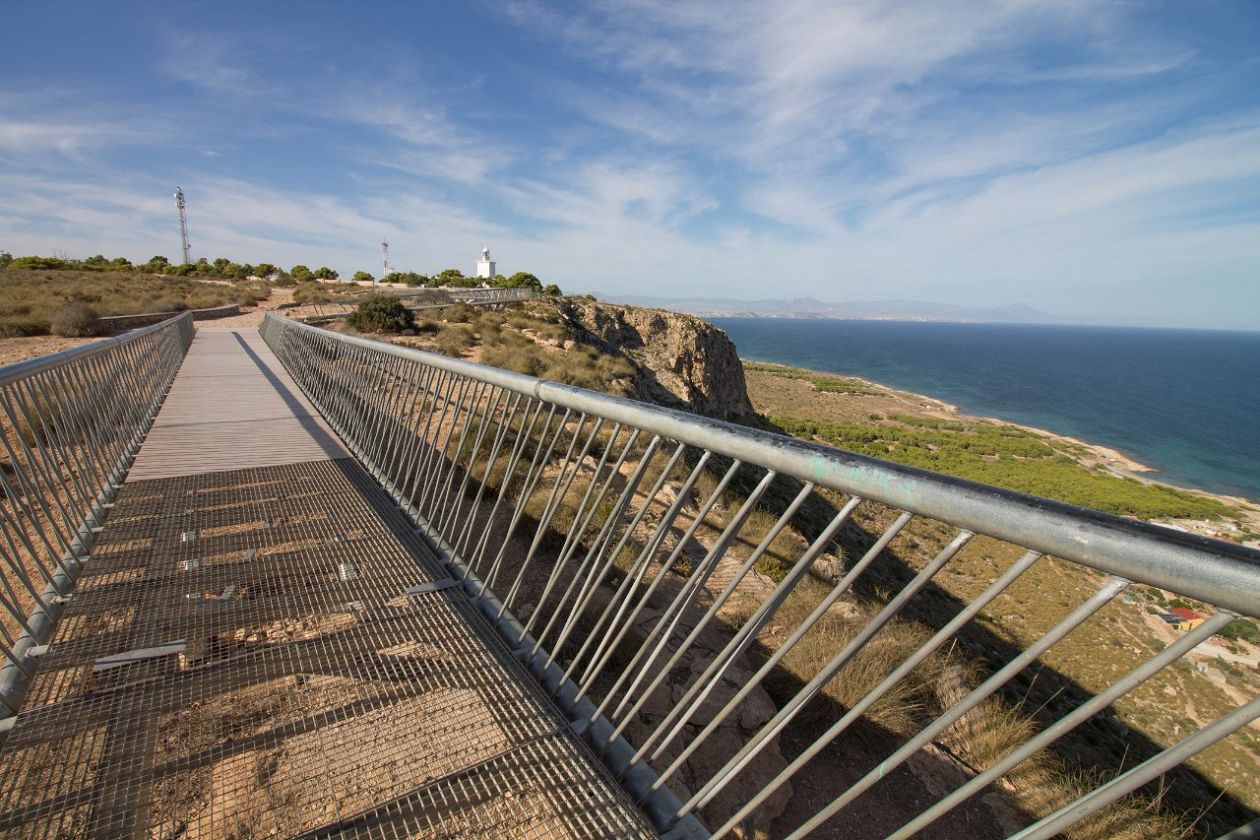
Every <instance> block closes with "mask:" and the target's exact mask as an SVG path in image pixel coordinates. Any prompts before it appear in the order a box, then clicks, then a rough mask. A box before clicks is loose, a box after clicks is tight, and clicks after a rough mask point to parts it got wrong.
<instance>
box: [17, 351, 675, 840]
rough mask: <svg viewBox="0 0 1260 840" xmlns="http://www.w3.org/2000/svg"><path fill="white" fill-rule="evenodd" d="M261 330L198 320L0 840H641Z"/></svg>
mask: <svg viewBox="0 0 1260 840" xmlns="http://www.w3.org/2000/svg"><path fill="white" fill-rule="evenodd" d="M447 583H449V581H448V580H447V579H446V577H445V573H444V572H443V571H442V570H441V567H440V565H439V564H438V563H436V562H435V561H434V560H433V558H432V557H431V555H429V554H428V552H427V550H426V548H425V546H424V545H423V544H422V543H421V542H420V540H419V539H418V538H417V537H416V535H415V532H414V530H413V528H412V526H411V523H410V522H409V521H408V520H407V519H405V518H404V517H403V516H402V515H401V514H400V513H399V512H398V509H397V508H396V507H395V506H394V505H393V504H392V502H391V500H390V499H389V498H388V497H387V496H386V494H385V493H384V492H383V491H382V490H381V489H380V488H379V487H378V486H377V485H376V484H375V483H373V482H372V481H371V480H370V479H369V477H368V476H367V475H366V474H365V473H364V471H363V470H362V469H361V468H360V467H359V466H358V464H357V462H355V461H354V460H353V459H350V458H348V457H345V451H344V450H343V449H342V448H341V446H340V444H339V443H338V442H337V440H336V438H335V436H333V434H332V432H331V431H330V430H329V429H328V428H327V426H325V425H324V423H323V421H322V420H320V419H319V418H318V417H317V416H316V415H315V413H314V411H313V410H312V409H311V408H310V406H309V404H308V403H307V402H306V401H305V399H304V398H303V397H302V396H301V394H300V393H299V392H298V389H297V388H296V387H295V386H294V385H293V383H292V382H291V381H290V380H289V379H288V377H287V376H286V375H285V374H284V372H283V370H282V369H281V367H280V365H279V364H278V363H277V362H276V361H275V359H274V357H272V356H271V354H270V353H269V352H268V351H267V349H266V346H265V345H264V344H263V343H262V342H261V340H260V339H259V337H258V334H257V332H256V331H252V330H228V331H224V330H220V331H215V330H211V329H202V330H199V331H198V334H197V338H196V341H195V342H194V344H193V347H192V350H191V351H190V353H189V356H188V358H187V359H186V360H185V363H184V365H183V367H182V368H181V371H180V374H179V376H178V377H177V379H176V382H175V385H174V387H173V388H172V390H171V393H170V395H169V397H168V399H167V402H166V403H165V404H164V406H163V408H162V411H161V413H160V414H159V416H158V418H157V421H156V423H155V425H154V427H153V430H152V432H151V433H150V435H149V437H148V439H147V440H146V442H145V445H144V447H143V448H142V449H141V451H140V454H139V456H138V457H137V459H136V462H135V464H134V466H133V469H132V472H131V474H130V475H129V478H128V481H127V483H126V484H125V485H124V487H123V488H122V490H121V492H120V494H119V496H118V498H117V501H116V506H115V508H114V510H113V511H112V513H111V514H110V516H109V518H108V520H107V522H106V525H105V530H104V532H103V533H102V534H101V535H100V537H99V540H98V542H97V543H96V545H95V546H94V548H93V551H92V557H91V560H90V562H89V563H88V565H87V569H86V570H85V572H84V574H83V576H82V577H81V579H80V582H79V585H78V587H77V589H76V591H75V593H74V595H73V597H72V599H71V601H70V604H69V606H68V607H67V610H66V613H65V615H64V617H63V618H62V620H61V622H60V623H59V625H58V629H57V632H56V635H55V636H54V638H53V641H52V642H51V644H50V646H49V649H48V652H47V653H45V654H44V655H43V656H41V658H40V660H39V663H40V665H39V670H38V672H37V674H36V677H35V679H34V680H33V682H32V685H31V691H30V694H29V696H28V699H27V701H26V705H25V707H24V710H23V711H22V713H21V714H20V715H19V716H18V718H17V720H16V723H15V725H14V727H13V729H12V731H11V732H10V734H9V736H8V738H7V740H6V741H5V743H4V747H3V753H2V754H0V835H2V836H4V837H22V838H26V837H30V838H35V837H41V838H51V837H57V838H79V837H84V838H86V837H100V838H105V837H110V838H114V837H135V838H142V837H149V838H172V839H173V838H190V840H191V838H253V837H293V836H302V837H338V838H343V837H434V838H436V837H443V838H446V837H530V838H534V837H649V836H652V832H651V831H650V829H649V828H648V827H647V826H646V825H645V824H644V822H643V821H642V819H641V817H640V816H639V815H638V812H637V811H636V810H635V809H634V807H633V806H632V804H631V803H630V802H629V801H628V800H627V799H626V798H625V796H624V794H622V792H621V790H620V788H619V787H618V786H617V785H616V784H615V783H614V782H613V781H612V780H610V779H609V778H608V777H607V776H606V775H605V774H604V773H603V771H602V770H601V769H599V765H598V762H597V761H596V760H595V759H594V758H593V757H592V756H591V755H590V754H589V753H588V752H587V750H586V749H585V747H584V746H583V745H582V744H581V743H580V742H579V741H578V739H577V738H576V737H574V736H573V734H572V732H571V731H570V729H569V728H568V726H567V724H566V723H565V721H564V719H563V718H562V717H561V716H560V714H559V713H558V712H556V711H555V709H554V708H553V707H552V706H551V705H550V703H549V701H548V700H547V699H546V698H545V697H543V696H542V694H541V693H540V692H539V691H538V690H537V689H536V688H534V687H533V684H532V682H531V681H530V679H529V678H528V676H527V675H526V674H525V673H524V672H523V671H522V670H521V668H520V666H519V665H518V664H517V663H516V662H515V661H514V660H513V659H512V657H511V656H510V655H509V653H508V651H507V650H506V649H505V648H504V647H503V646H502V645H501V644H500V643H499V641H498V638H497V636H495V634H494V632H493V630H492V629H491V628H489V627H488V625H486V624H484V623H483V622H482V620H481V618H480V616H479V614H478V613H477V611H476V610H475V609H474V608H473V607H472V606H471V605H469V604H468V603H467V602H466V601H465V600H464V597H463V595H462V590H461V588H460V587H459V586H446V584H447Z"/></svg>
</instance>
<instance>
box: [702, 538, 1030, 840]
mask: <svg viewBox="0 0 1260 840" xmlns="http://www.w3.org/2000/svg"><path fill="white" fill-rule="evenodd" d="M1040 558H1041V555H1040V554H1038V553H1037V552H1035V551H1029V552H1026V553H1025V554H1024V555H1023V556H1022V557H1020V558H1019V559H1018V560H1016V561H1015V562H1014V563H1013V564H1011V566H1010V568H1008V569H1007V570H1006V571H1005V572H1003V573H1002V575H1001V576H999V577H998V579H997V580H995V581H994V582H993V583H991V584H990V585H989V586H988V588H986V589H985V590H984V592H982V593H980V594H979V595H977V596H976V597H975V598H973V599H972V600H971V601H970V602H969V603H968V604H967V605H966V606H965V607H964V608H963V609H962V611H961V612H959V613H958V614H957V615H955V616H954V617H953V618H952V619H950V620H949V622H948V623H947V624H946V625H945V626H944V627H942V628H941V629H940V630H938V631H937V632H936V635H934V636H933V637H932V638H931V639H929V640H928V641H926V642H924V644H923V645H922V646H921V647H920V648H919V649H918V650H917V651H915V653H914V654H913V655H912V656H910V657H909V658H907V659H906V660H905V661H904V662H902V663H901V664H900V665H898V666H897V669H896V670H895V671H893V672H892V673H891V674H889V675H888V676H887V677H885V678H884V680H883V682H881V683H880V684H879V685H877V686H875V688H873V689H871V690H870V691H868V692H867V693H866V695H865V696H864V697H863V698H862V699H861V700H860V701H858V703H857V704H855V705H854V706H853V708H851V709H849V710H848V711H846V712H845V714H844V715H843V716H842V717H841V718H840V719H839V720H838V721H836V722H835V723H834V724H832V726H831V728H830V729H828V730H827V731H826V732H825V733H823V734H822V735H821V736H819V737H818V739H817V740H815V741H814V743H812V744H810V746H809V747H808V748H806V750H805V751H804V752H803V753H801V754H800V755H799V756H797V757H796V758H795V759H794V760H793V761H792V763H791V764H789V765H788V766H787V767H785V768H784V769H783V770H782V771H781V772H780V773H779V775H778V776H776V777H775V778H774V780H773V781H771V782H770V783H769V784H768V785H766V786H765V787H763V788H762V789H761V790H760V791H759V792H758V793H757V794H756V795H755V796H754V797H753V798H752V799H751V800H750V801H749V802H748V803H747V804H746V805H744V807H742V808H741V809H740V810H739V812H738V813H736V814H735V815H734V816H732V817H731V818H730V819H729V820H727V821H726V823H725V824H724V825H723V826H722V828H721V829H719V830H718V831H716V832H714V834H713V836H714V837H722V836H724V835H725V834H726V832H728V831H732V830H734V828H735V827H736V826H737V825H739V824H740V823H741V822H743V820H745V819H746V818H747V817H748V816H749V815H751V814H752V813H753V812H754V811H755V810H756V809H757V808H759V807H761V805H762V803H764V802H765V801H766V800H767V799H769V798H770V797H771V796H772V795H773V794H774V792H775V791H776V790H778V789H779V788H780V787H782V786H783V785H784V784H785V783H786V782H787V781H788V780H789V779H790V778H792V777H793V776H794V775H796V774H797V773H798V772H799V771H800V770H801V769H803V768H804V767H805V766H806V765H807V764H809V762H810V761H812V760H813V759H814V756H816V755H818V753H820V752H822V751H823V750H824V749H826V748H827V746H828V745H829V744H831V743H832V742H833V741H835V740H836V738H839V737H840V735H841V734H842V733H843V732H844V731H845V730H847V729H848V728H849V726H850V725H852V724H853V723H854V722H855V721H857V720H858V719H859V718H860V717H861V716H862V715H863V714H864V713H865V712H866V710H867V709H869V708H870V707H871V706H873V705H875V703H877V702H878V701H879V700H880V698H882V697H883V696H884V695H886V694H887V693H888V692H889V691H890V690H892V688H893V687H894V686H895V685H897V683H899V682H901V681H902V680H903V679H905V678H906V677H907V676H909V675H910V672H911V671H913V670H914V669H915V668H917V667H919V665H921V664H922V663H923V661H924V660H925V659H927V658H928V657H929V656H930V655H932V653H934V652H935V651H937V650H939V649H940V647H941V646H942V645H944V644H945V643H946V642H947V641H949V640H950V639H952V638H954V636H955V635H957V633H958V631H960V630H961V629H962V628H963V627H964V626H965V625H966V624H967V623H968V622H969V621H971V620H972V619H973V618H975V617H976V616H977V615H979V614H980V611H981V610H983V609H984V608H985V607H987V606H988V605H989V604H990V603H991V602H992V601H993V599H994V598H996V597H997V596H999V595H1001V594H1002V593H1003V592H1005V591H1006V590H1007V588H1008V587H1009V586H1010V585H1011V584H1012V583H1014V582H1015V580H1016V578H1018V577H1019V576H1020V575H1022V574H1023V573H1024V572H1026V571H1028V569H1029V568H1031V567H1032V565H1033V564H1034V563H1036V562H1037V560H1039V559H1040Z"/></svg>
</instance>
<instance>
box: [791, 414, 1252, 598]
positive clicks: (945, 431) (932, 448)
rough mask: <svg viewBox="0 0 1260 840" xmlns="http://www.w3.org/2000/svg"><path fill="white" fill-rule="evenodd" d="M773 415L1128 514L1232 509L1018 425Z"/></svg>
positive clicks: (823, 437) (869, 450)
mask: <svg viewBox="0 0 1260 840" xmlns="http://www.w3.org/2000/svg"><path fill="white" fill-rule="evenodd" d="M770 420H771V421H772V422H773V423H775V424H776V425H777V426H779V428H781V429H783V430H784V431H786V432H787V433H788V434H790V435H795V436H797V437H803V438H807V439H818V440H820V441H822V442H823V443H827V444H829V445H831V446H835V447H838V448H840V449H845V450H848V451H850V452H858V453H861V454H863V455H870V456H873V457H875V458H883V459H885V460H888V461H896V462H898V463H902V464H909V465H910V466H914V467H922V468H924V469H928V470H932V471H934V472H941V473H945V474H947V475H956V476H959V477H960V478H968V479H971V480H972V481H979V482H983V483H984V484H993V485H996V486H998V487H1006V488H1009V489H1011V490H1017V491H1019V492H1021V493H1030V494H1032V495H1034V496H1043V497H1045V498H1049V499H1058V500H1060V501H1063V502H1067V503H1069V504H1073V505H1081V506H1083V507H1088V508H1094V509H1095V510H1101V511H1106V512H1107V513H1115V514H1119V515H1121V516H1137V517H1141V518H1144V519H1154V518H1162V517H1193V518H1218V517H1221V516H1225V515H1227V514H1229V512H1230V509H1229V508H1228V507H1226V506H1225V505H1224V504H1222V503H1221V502H1219V501H1217V500H1216V499H1212V498H1208V497H1206V496H1199V495H1196V494H1194V493H1190V492H1187V491H1184V490H1178V489H1176V488H1173V487H1168V486H1165V485H1162V484H1142V483H1141V482H1138V481H1136V480H1134V479H1131V478H1121V477H1119V476H1114V475H1111V474H1108V473H1104V472H1099V471H1095V470H1091V469H1088V468H1086V467H1084V466H1082V465H1081V464H1079V463H1077V462H1076V461H1074V460H1072V458H1071V457H1069V456H1067V455H1065V454H1062V453H1061V452H1059V451H1057V450H1056V449H1055V448H1054V447H1052V446H1051V445H1050V444H1049V443H1048V442H1047V441H1046V440H1045V439H1044V438H1041V437H1040V436H1038V435H1036V434H1034V433H1033V432H1030V431H1028V430H1026V429H1020V428H1018V427H1016V426H1009V425H1005V424H999V423H989V422H985V421H967V422H965V423H964V422H956V421H949V420H937V419H933V418H920V417H908V416H903V415H890V416H889V417H888V418H887V421H885V422H880V423H874V424H871V423H843V422H842V423H831V422H825V421H814V420H802V419H798V418H795V417H771V418H770ZM1174 606H1176V605H1175V604H1174Z"/></svg>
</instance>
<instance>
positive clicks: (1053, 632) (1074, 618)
mask: <svg viewBox="0 0 1260 840" xmlns="http://www.w3.org/2000/svg"><path fill="white" fill-rule="evenodd" d="M1128 585H1129V582H1128V581H1127V580H1123V579H1122V578H1117V577H1114V576H1113V577H1112V578H1110V579H1109V580H1108V582H1107V583H1106V584H1104V585H1103V586H1102V587H1101V588H1100V589H1099V590H1098V591H1097V592H1095V593H1094V594H1093V595H1092V596H1090V598H1089V600H1087V601H1086V602H1085V603H1083V604H1081V605H1080V606H1079V607H1077V608H1076V609H1075V610H1073V611H1072V612H1071V613H1070V614H1069V615H1068V616H1067V617H1066V618H1064V619H1062V620H1061V621H1060V622H1059V623H1058V624H1056V625H1055V626H1054V627H1052V628H1051V629H1050V630H1049V631H1048V632H1047V633H1046V634H1045V635H1044V636H1042V637H1041V638H1040V639H1038V640H1037V641H1036V642H1034V643H1033V644H1032V645H1031V646H1029V647H1028V648H1027V649H1025V650H1024V651H1022V652H1021V653H1020V654H1019V655H1018V656H1016V657H1015V658H1014V659H1012V660H1011V661H1010V662H1009V663H1007V664H1006V666H1005V667H1004V668H1002V669H1001V670H1000V671H998V672H997V673H996V674H994V675H993V676H992V677H989V679H987V680H985V681H984V683H983V684H982V685H981V686H980V687H979V688H977V689H975V690H974V691H972V692H971V693H970V694H968V695H967V696H966V697H964V698H963V699H962V700H959V701H958V702H957V703H955V704H954V705H953V706H951V707H950V708H949V710H948V711H946V712H945V714H943V715H941V716H940V717H938V718H937V719H936V721H935V722H933V723H932V724H931V725H929V726H927V727H925V728H924V729H922V730H921V731H920V732H919V734H918V735H916V736H914V737H913V738H911V739H910V740H909V741H907V742H906V743H905V744H904V745H903V746H902V747H901V748H900V749H899V750H897V751H896V752H895V753H893V754H892V755H891V756H889V757H888V758H887V759H885V760H884V761H882V762H880V765H879V767H877V768H875V769H874V770H872V771H871V772H870V773H867V774H866V775H865V776H863V777H862V779H861V780H860V781H858V782H857V783H856V784H854V785H853V786H851V787H850V788H849V789H848V790H846V791H845V792H844V793H842V794H841V795H840V796H838V797H836V798H835V799H834V800H832V801H831V804H829V805H828V806H827V807H826V808H823V809H822V810H821V811H819V812H818V813H817V814H815V815H814V816H812V817H810V818H809V819H808V820H806V821H805V823H803V824H802V825H801V827H800V828H798V829H796V831H794V832H792V834H791V837H793V838H799V837H804V836H805V835H807V834H809V833H810V832H812V831H814V830H815V829H817V828H818V827H820V826H821V825H822V824H823V823H825V822H826V821H827V820H829V819H831V817H833V816H834V815H836V814H838V813H839V812H840V811H842V810H844V808H845V806H847V805H848V804H849V803H850V802H852V801H853V800H854V799H856V798H857V797H858V796H860V795H861V794H862V792H863V791H865V790H866V789H867V788H869V787H870V786H871V785H873V784H875V783H876V782H878V781H879V780H880V779H882V778H884V776H885V775H886V774H887V773H888V772H890V771H892V770H895V769H896V768H898V767H900V766H901V765H902V763H904V762H905V761H906V760H907V759H908V758H910V756H911V755H913V754H914V753H916V752H918V751H919V750H920V749H922V748H923V746H924V745H926V744H927V743H928V742H929V741H931V740H932V739H933V738H935V737H936V736H937V735H939V734H940V733H941V732H944V731H945V730H946V729H948V728H949V727H950V726H953V725H954V723H955V722H956V721H957V720H958V719H959V718H961V717H962V716H963V715H965V714H966V713H967V712H969V711H971V710H972V709H973V708H975V707H976V706H977V705H979V704H980V703H981V701H983V700H984V699H985V698H987V697H989V695H991V694H993V692H995V691H997V690H998V689H999V688H1001V687H1002V686H1003V685H1005V684H1006V683H1007V682H1009V681H1010V679H1011V678H1012V677H1014V676H1015V675H1016V674H1018V673H1019V672H1020V671H1022V670H1024V668H1026V667H1027V666H1028V665H1029V664H1030V663H1031V662H1033V661H1034V660H1035V659H1036V658H1037V657H1039V656H1041V654H1043V653H1045V652H1046V651H1047V650H1049V649H1050V647H1051V646H1052V645H1054V644H1055V643H1056V642H1058V641H1059V640H1060V639H1062V638H1063V637H1064V636H1066V635H1067V634H1068V633H1070V632H1072V631H1073V630H1074V629H1076V628H1077V627H1078V626H1080V625H1081V624H1082V623H1083V622H1084V621H1085V620H1086V619H1088V618H1089V617H1090V616H1092V615H1093V614H1094V613H1096V612H1098V611H1099V610H1100V609H1102V608H1103V607H1104V606H1106V605H1107V604H1108V603H1110V602H1111V600H1112V599H1113V598H1115V597H1116V596H1117V595H1119V594H1120V592H1121V591H1122V590H1123V589H1124V588H1125V587H1126V586H1128ZM736 758H737V759H739V758H740V757H739V756H737V757H736ZM741 767H742V765H741V764H738V762H737V761H736V760H732V761H730V762H728V763H727V767H725V768H723V769H722V770H721V771H719V773H718V774H717V775H716V776H714V777H713V779H714V780H719V781H718V782H717V783H716V784H714V781H713V780H710V783H709V784H708V785H706V786H705V788H704V789H702V790H701V791H700V792H699V793H697V794H696V795H695V796H694V797H692V799H691V800H690V801H689V802H688V803H687V804H686V805H684V806H683V809H684V811H686V810H689V809H690V808H692V807H701V808H703V807H704V806H705V805H706V804H708V802H709V801H710V800H711V799H712V797H713V796H716V795H717V793H718V792H719V791H720V790H721V789H722V787H724V786H725V784H726V782H728V781H730V778H731V777H732V775H733V773H736V772H738V771H739V769H741Z"/></svg>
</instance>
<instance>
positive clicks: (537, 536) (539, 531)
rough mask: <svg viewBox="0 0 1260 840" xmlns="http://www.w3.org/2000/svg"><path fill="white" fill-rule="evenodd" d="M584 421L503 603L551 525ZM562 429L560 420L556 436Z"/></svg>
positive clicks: (570, 445) (557, 476)
mask: <svg viewBox="0 0 1260 840" xmlns="http://www.w3.org/2000/svg"><path fill="white" fill-rule="evenodd" d="M565 417H566V418H567V417H568V413H567V412H566V414H565ZM585 423H586V415H582V416H581V417H580V418H579V419H578V428H577V429H575V430H574V432H573V435H572V438H571V440H570V442H569V450H568V452H566V453H565V460H564V464H563V465H562V467H561V469H560V471H559V472H558V473H556V479H555V481H554V482H553V483H552V486H551V494H550V495H549V496H548V498H547V503H546V505H544V507H543V512H542V516H541V517H540V518H539V520H538V526H537V527H536V528H535V529H534V537H533V539H532V540H530V544H529V549H528V550H527V551H526V552H525V559H524V560H523V561H521V568H520V571H519V572H518V573H517V576H516V581H515V582H514V583H513V584H512V587H511V589H509V590H508V596H507V597H506V598H504V602H505V603H507V602H509V601H510V600H511V599H512V598H513V597H514V596H515V594H516V590H517V587H519V586H520V584H521V581H522V580H524V578H525V575H526V574H527V572H528V570H529V566H530V563H531V562H532V561H533V559H534V554H535V553H536V552H537V551H538V547H539V546H540V545H541V544H542V540H543V537H544V535H545V534H546V532H547V529H548V528H549V527H550V526H551V519H552V517H553V516H554V515H555V512H556V510H557V509H558V508H559V500H560V499H563V495H561V496H560V497H559V498H557V495H556V494H557V492H559V491H560V489H561V487H562V486H563V487H564V488H565V489H567V487H568V485H567V484H565V483H564V482H563V479H564V477H565V474H566V472H567V465H568V464H570V463H572V458H573V450H574V448H576V446H577V442H578V437H579V435H580V434H581V429H582V426H583V425H584V424H585ZM563 429H564V423H563V422H561V425H560V429H558V430H557V436H558V435H559V432H560V431H561V430H563ZM554 444H555V441H554V440H553V442H552V445H553V446H554ZM588 445H589V439H588ZM552 572H553V575H554V572H555V570H554V569H553V570H552ZM548 583H550V580H549V581H548ZM544 591H545V590H544Z"/></svg>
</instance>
